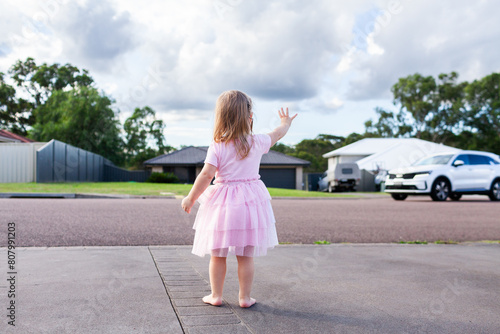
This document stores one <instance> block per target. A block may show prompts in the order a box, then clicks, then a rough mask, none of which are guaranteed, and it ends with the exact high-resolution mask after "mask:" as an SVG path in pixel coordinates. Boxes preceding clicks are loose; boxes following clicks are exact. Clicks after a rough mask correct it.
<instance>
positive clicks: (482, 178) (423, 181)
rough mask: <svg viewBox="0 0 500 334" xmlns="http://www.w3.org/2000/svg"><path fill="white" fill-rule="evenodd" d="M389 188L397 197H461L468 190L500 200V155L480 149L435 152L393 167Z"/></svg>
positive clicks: (471, 192) (442, 198)
mask: <svg viewBox="0 0 500 334" xmlns="http://www.w3.org/2000/svg"><path fill="white" fill-rule="evenodd" d="M385 191H386V192H388V193H390V194H391V196H392V198H394V199H395V200H404V199H406V198H407V197H408V195H430V196H431V198H432V199H433V200H434V201H445V200H446V199H447V198H448V197H449V198H450V199H451V200H454V201H458V200H459V199H460V198H461V197H462V195H464V194H483V195H488V196H489V197H490V199H491V200H492V201H500V157H499V156H498V155H496V154H493V153H488V152H480V151H459V152H455V153H448V154H447V153H440V154H435V155H432V156H429V157H425V158H423V159H422V160H420V161H417V162H416V163H415V164H413V165H412V166H410V167H406V168H398V169H393V170H390V171H389V175H388V176H387V178H386V181H385Z"/></svg>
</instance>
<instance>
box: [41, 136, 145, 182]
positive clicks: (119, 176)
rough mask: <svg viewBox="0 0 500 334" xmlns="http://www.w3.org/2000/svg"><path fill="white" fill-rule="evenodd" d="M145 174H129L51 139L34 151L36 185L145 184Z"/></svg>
mask: <svg viewBox="0 0 500 334" xmlns="http://www.w3.org/2000/svg"><path fill="white" fill-rule="evenodd" d="M148 176H149V172H147V171H128V170H125V169H122V168H119V167H116V166H115V165H113V163H112V162H111V161H109V160H108V159H105V158H103V157H102V156H100V155H99V154H95V153H92V152H89V151H86V150H82V149H81V148H78V147H74V146H71V145H69V144H66V143H63V142H60V141H58V140H54V139H53V140H51V141H50V142H48V143H47V144H46V145H45V146H43V147H41V148H40V149H39V150H38V151H37V152H36V180H37V182H106V181H136V182H144V181H145V180H146V179H147V178H148Z"/></svg>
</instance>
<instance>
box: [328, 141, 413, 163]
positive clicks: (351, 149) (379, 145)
mask: <svg viewBox="0 0 500 334" xmlns="http://www.w3.org/2000/svg"><path fill="white" fill-rule="evenodd" d="M408 140H420V139H413V138H365V139H361V140H358V141H357V142H354V143H352V144H349V145H346V146H344V147H341V148H339V149H336V150H334V151H331V152H328V153H325V154H323V158H331V157H336V156H339V155H372V154H375V153H378V152H382V151H385V150H387V149H388V148H390V147H391V146H394V145H397V144H398V143H401V142H403V141H408Z"/></svg>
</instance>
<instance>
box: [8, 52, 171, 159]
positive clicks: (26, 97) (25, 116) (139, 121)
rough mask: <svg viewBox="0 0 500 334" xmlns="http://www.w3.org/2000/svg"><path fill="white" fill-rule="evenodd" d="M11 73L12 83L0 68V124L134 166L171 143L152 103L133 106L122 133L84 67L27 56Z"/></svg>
mask: <svg viewBox="0 0 500 334" xmlns="http://www.w3.org/2000/svg"><path fill="white" fill-rule="evenodd" d="M9 74H10V78H11V81H12V84H8V83H7V82H6V80H5V75H4V74H3V73H0V127H1V128H5V129H8V130H10V131H12V132H14V133H17V134H20V135H24V136H29V137H31V138H32V139H35V140H38V141H48V140H51V139H57V140H60V141H63V142H65V143H68V144H71V145H74V146H77V147H80V148H82V149H85V150H88V151H91V152H94V153H97V154H100V155H102V156H104V157H105V158H108V159H110V160H111V161H113V162H114V163H115V164H118V165H123V166H128V167H135V168H140V167H142V162H143V161H144V160H146V159H149V158H151V157H154V156H156V155H158V154H163V153H165V152H168V151H171V150H172V149H173V148H172V147H170V146H166V145H165V137H164V135H163V131H164V129H165V125H164V124H163V121H162V120H158V119H156V115H155V111H154V110H153V109H151V108H150V107H144V108H142V109H141V108H136V109H135V111H134V113H133V115H132V116H131V117H130V118H128V119H127V120H126V122H125V124H124V127H123V133H122V127H121V125H120V123H119V121H118V117H117V113H119V110H118V111H116V112H115V111H114V110H113V108H112V105H113V103H114V102H115V101H114V100H113V99H112V98H111V97H109V96H106V95H105V94H104V93H103V92H99V91H98V89H97V87H96V86H95V82H94V80H93V79H92V77H91V76H90V75H89V72H88V71H87V70H85V69H83V70H81V69H79V68H77V67H76V66H73V65H71V64H65V65H60V64H46V63H43V64H41V65H37V64H36V62H35V60H34V59H33V58H27V59H26V60H25V61H21V60H18V61H17V62H16V63H15V64H14V65H13V66H12V67H11V68H10V70H9ZM19 96H22V97H23V98H21V97H19Z"/></svg>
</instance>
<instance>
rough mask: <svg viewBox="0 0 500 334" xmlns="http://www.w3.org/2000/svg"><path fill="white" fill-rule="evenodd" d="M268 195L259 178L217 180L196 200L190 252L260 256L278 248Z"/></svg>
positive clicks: (202, 254) (269, 196)
mask: <svg viewBox="0 0 500 334" xmlns="http://www.w3.org/2000/svg"><path fill="white" fill-rule="evenodd" d="M270 201H271V195H269V191H268V190H267V188H266V186H265V185H264V183H263V182H262V181H261V180H260V179H239V180H223V179H216V181H215V184H214V185H210V186H209V187H208V188H207V189H206V190H205V191H204V192H203V194H202V195H201V196H200V197H199V198H198V202H199V203H200V207H199V209H198V213H197V214H196V218H195V222H194V225H193V229H195V236H194V242H193V250H192V253H193V254H195V255H198V256H201V257H203V256H205V255H206V254H209V255H213V256H222V257H226V256H227V255H228V254H234V255H238V256H263V255H266V254H267V250H268V249H271V248H274V246H276V245H278V236H277V234H276V226H275V223H276V220H275V218H274V213H273V209H272V207H271V202H270Z"/></svg>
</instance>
